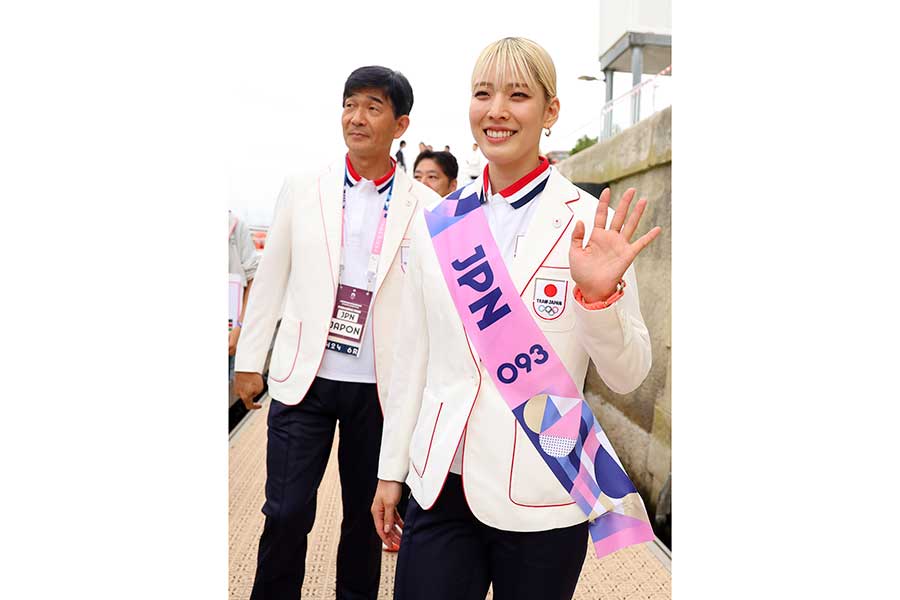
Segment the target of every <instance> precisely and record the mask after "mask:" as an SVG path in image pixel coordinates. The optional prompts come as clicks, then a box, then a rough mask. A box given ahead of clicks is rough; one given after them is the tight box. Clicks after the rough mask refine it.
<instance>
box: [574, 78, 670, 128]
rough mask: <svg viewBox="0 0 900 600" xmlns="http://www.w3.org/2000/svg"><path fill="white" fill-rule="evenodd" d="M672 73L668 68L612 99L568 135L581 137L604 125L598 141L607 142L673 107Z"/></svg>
mask: <svg viewBox="0 0 900 600" xmlns="http://www.w3.org/2000/svg"><path fill="white" fill-rule="evenodd" d="M671 73H672V65H669V66H668V67H666V68H665V69H663V70H662V71H660V72H659V73H657V74H656V75H654V76H653V77H651V78H649V79H647V80H646V81H642V82H641V83H639V84H638V85H636V86H634V87H633V88H631V89H630V90H628V91H627V92H625V93H624V94H622V95H621V96H619V97H618V98H613V99H612V100H610V101H609V102H607V103H606V104H604V105H603V106H602V107H601V108H600V113H599V114H598V115H597V116H596V117H595V118H593V119H591V120H590V121H589V122H587V123H584V124H583V125H581V126H579V127H578V128H577V129H574V130H572V131H571V132H570V133H569V135H573V134H580V133H582V132H584V131H585V130H586V129H588V128H589V127H591V126H592V125H595V124H597V123H598V122H600V121H603V129H602V131H601V133H600V140H601V141H603V140H607V139H609V138H611V137H613V136H614V135H617V134H619V133H621V132H622V131H624V130H625V129H628V128H629V127H631V126H632V125H634V124H635V123H638V122H640V121H642V120H643V119H646V118H647V117H649V116H650V115H652V114H654V113H657V112H659V111H661V110H662V109H664V108H666V107H669V106H672V77H671Z"/></svg>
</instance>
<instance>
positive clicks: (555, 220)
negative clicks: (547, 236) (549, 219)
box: [553, 219, 562, 229]
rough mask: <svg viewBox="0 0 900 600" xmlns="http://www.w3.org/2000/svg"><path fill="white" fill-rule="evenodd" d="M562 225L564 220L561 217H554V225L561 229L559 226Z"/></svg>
mask: <svg viewBox="0 0 900 600" xmlns="http://www.w3.org/2000/svg"><path fill="white" fill-rule="evenodd" d="M560 225H562V221H560V220H559V219H553V226H554V227H555V228H556V229H559V226H560Z"/></svg>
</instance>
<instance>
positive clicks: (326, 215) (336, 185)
mask: <svg viewBox="0 0 900 600" xmlns="http://www.w3.org/2000/svg"><path fill="white" fill-rule="evenodd" d="M318 185H319V190H318V192H319V206H320V209H321V212H322V226H323V228H324V233H325V242H326V245H327V247H328V257H327V258H328V259H329V260H330V265H329V266H330V267H331V280H332V281H333V282H334V289H335V290H337V287H338V283H339V282H338V270H339V269H340V266H341V225H342V223H341V217H342V212H343V211H342V209H341V203H342V201H343V196H344V159H343V158H342V159H341V161H340V163H335V164H334V165H332V166H331V168H330V169H329V170H328V171H326V172H325V173H323V174H322V175H321V176H320V177H319V179H318Z"/></svg>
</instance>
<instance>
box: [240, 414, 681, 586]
mask: <svg viewBox="0 0 900 600" xmlns="http://www.w3.org/2000/svg"><path fill="white" fill-rule="evenodd" d="M268 410H269V402H268V401H266V402H265V403H264V404H263V407H262V408H261V409H260V410H258V411H256V412H254V413H253V414H252V415H250V416H249V417H248V420H247V421H245V422H244V423H243V424H242V425H241V426H239V429H237V430H236V431H235V433H234V434H233V435H232V438H231V441H230V443H229V450H228V459H229V460H228V491H229V504H228V561H229V569H228V574H229V585H228V589H229V598H230V600H246V599H247V598H249V597H250V588H251V587H252V585H253V574H254V571H255V569H256V548H257V544H258V543H259V535H260V533H261V532H262V527H263V520H264V517H263V514H262V512H261V510H260V509H261V508H262V505H263V502H264V501H265V496H264V491H265V490H264V486H265V477H266V414H267V413H268ZM336 448H337V443H335V446H334V449H333V450H332V457H331V460H330V461H329V463H328V468H327V469H326V470H325V476H324V478H323V479H322V485H321V486H320V487H319V495H318V507H317V510H316V524H315V526H314V527H313V530H312V532H311V533H310V536H309V552H308V555H307V557H306V580H305V582H304V584H303V598H304V599H305V600H329V599H333V598H334V578H335V556H336V555H337V543H338V532H339V531H340V523H341V493H340V482H339V480H338V471H337V459H336V457H335V449H336ZM395 566H396V555H395V554H391V553H387V552H385V553H383V554H382V561H381V591H380V593H379V595H378V598H379V600H381V599H384V600H390V598H391V597H392V593H393V589H394V568H395ZM487 597H488V598H491V594H490V593H489V594H488V596H487ZM671 597H672V583H671V561H670V560H669V558H668V556H667V554H666V553H665V551H664V550H661V549H660V547H659V546H657V545H656V544H650V543H648V544H641V545H639V546H636V547H635V546H632V547H630V548H626V549H624V550H620V551H619V552H616V553H614V554H612V555H610V556H607V557H605V558H603V559H602V560H598V559H597V558H595V557H594V555H593V553H592V552H591V549H590V548H589V549H588V555H587V558H586V559H585V561H584V567H583V569H582V571H581V578H580V579H579V581H578V588H577V589H576V591H575V600H601V599H602V600H638V599H641V600H670V598H671Z"/></svg>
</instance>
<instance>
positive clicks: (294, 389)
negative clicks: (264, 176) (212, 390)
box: [235, 158, 439, 404]
mask: <svg viewBox="0 0 900 600" xmlns="http://www.w3.org/2000/svg"><path fill="white" fill-rule="evenodd" d="M344 165H345V162H344V159H343V158H342V159H341V160H340V161H336V162H335V163H334V164H332V165H331V166H329V167H328V168H327V169H325V170H324V171H323V172H321V173H318V174H314V175H308V176H302V177H288V178H287V179H286V180H285V183H284V186H283V187H282V189H281V193H280V194H279V196H278V202H277V204H276V207H275V215H274V217H273V220H272V225H271V227H270V228H269V232H268V234H267V236H266V248H265V250H264V251H263V256H262V259H261V261H260V264H259V268H258V270H257V272H256V279H255V280H254V282H253V287H252V288H251V289H250V298H249V300H248V303H247V311H246V313H245V315H244V326H243V328H242V332H241V337H240V340H239V342H238V347H237V354H236V357H235V371H250V372H255V373H261V372H262V370H263V366H264V365H265V361H266V355H267V354H268V351H269V345H270V342H271V340H272V334H273V333H274V330H275V325H276V323H277V321H278V318H279V317H281V326H280V327H279V329H278V337H277V339H276V340H275V346H274V349H273V351H272V360H271V362H270V363H269V380H268V383H269V394H270V395H271V396H272V397H273V398H275V399H276V400H278V401H279V402H282V403H284V404H297V403H298V402H300V401H301V400H302V399H303V396H304V395H306V391H307V390H308V389H309V386H310V385H311V384H312V381H313V379H314V378H315V376H316V373H317V372H318V370H319V365H320V364H321V362H322V357H323V355H324V353H325V339H326V337H327V336H328V327H329V324H330V321H331V315H332V311H333V309H334V301H335V297H336V295H337V287H338V270H339V267H340V252H341V228H342V223H341V219H342V212H343V211H342V208H341V204H342V198H343V191H344ZM394 178H395V179H394V191H393V196H392V197H391V206H390V210H389V211H388V218H387V223H386V224H385V234H384V246H383V248H382V253H381V258H380V260H379V262H378V273H377V278H376V282H375V290H374V291H375V293H374V299H373V302H372V308H371V311H372V314H371V315H369V319H370V326H371V327H372V334H373V338H374V341H375V375H376V380H377V384H378V389H379V391H380V392H382V393H380V394H379V397H382V396H383V393H384V392H386V391H387V389H388V387H387V386H388V383H389V381H390V376H391V370H392V369H391V367H392V358H393V345H394V337H395V333H396V331H397V329H398V327H399V325H400V324H401V322H402V320H401V316H400V314H401V313H400V310H399V309H400V306H399V300H400V292H401V290H402V283H403V279H404V277H405V271H406V264H405V263H406V257H407V250H408V247H409V239H408V237H407V235H406V232H407V229H408V227H409V225H410V223H411V220H412V216H413V214H415V213H416V211H417V208H418V209H419V211H421V207H422V206H424V205H425V204H426V202H428V201H430V200H432V199H438V198H439V196H438V195H437V194H436V193H435V192H433V191H432V190H431V189H429V188H428V187H426V186H424V185H422V184H421V183H419V182H417V181H414V180H412V179H410V178H409V177H408V176H407V175H406V173H404V172H403V170H402V169H397V170H396V171H395V174H394ZM282 307H283V313H282Z"/></svg>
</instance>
